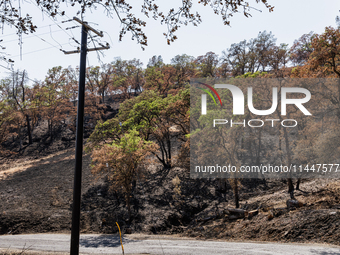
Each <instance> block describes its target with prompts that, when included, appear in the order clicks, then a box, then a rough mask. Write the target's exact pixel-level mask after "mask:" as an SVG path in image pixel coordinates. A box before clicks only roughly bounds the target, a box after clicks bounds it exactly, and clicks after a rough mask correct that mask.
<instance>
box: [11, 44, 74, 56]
mask: <svg viewBox="0 0 340 255" xmlns="http://www.w3.org/2000/svg"><path fill="white" fill-rule="evenodd" d="M66 44H68V43H64V44H61V45H62V46H63V45H66ZM51 45H52V44H51ZM52 48H57V49H58V50H60V49H59V48H58V47H57V46H55V45H53V47H48V48H44V49H40V50H35V51H31V52H26V53H24V54H22V55H27V54H32V53H35V52H39V51H44V50H48V49H52ZM19 56H20V55H16V56H13V57H12V58H16V57H19Z"/></svg>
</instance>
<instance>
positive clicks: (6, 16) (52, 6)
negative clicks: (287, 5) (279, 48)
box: [0, 0, 274, 49]
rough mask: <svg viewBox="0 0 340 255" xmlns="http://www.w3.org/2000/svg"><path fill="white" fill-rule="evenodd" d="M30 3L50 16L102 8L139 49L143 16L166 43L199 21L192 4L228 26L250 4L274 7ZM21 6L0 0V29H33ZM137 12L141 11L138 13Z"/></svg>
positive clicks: (241, 0) (229, 1)
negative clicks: (162, 29) (162, 28)
mask: <svg viewBox="0 0 340 255" xmlns="http://www.w3.org/2000/svg"><path fill="white" fill-rule="evenodd" d="M31 2H32V3H34V4H36V5H37V6H38V7H39V8H41V10H42V11H43V12H45V13H46V14H47V15H49V16H51V17H52V18H57V17H58V16H64V15H67V13H69V9H70V8H69V7H70V6H75V7H76V8H77V7H78V8H79V12H78V14H80V15H81V16H83V15H84V14H85V13H86V12H88V11H94V10H96V9H97V8H98V7H100V8H102V9H104V11H105V13H106V14H107V16H108V17H111V18H114V17H117V18H118V19H119V21H120V23H121V25H122V26H121V30H120V35H119V39H120V40H121V39H122V37H123V36H124V35H125V34H126V33H127V32H129V33H131V34H132V39H136V40H137V42H138V43H139V44H140V45H141V47H142V48H143V47H144V46H146V45H147V42H148V40H147V35H146V34H145V32H144V30H143V28H144V27H145V26H146V24H147V22H146V19H147V18H153V19H155V20H159V21H160V23H161V24H162V25H164V26H165V27H166V31H165V32H164V33H163V35H164V36H165V38H166V41H167V43H168V44H170V43H171V42H173V41H174V40H176V39H177V36H176V31H177V30H178V29H179V28H180V27H181V26H183V25H188V24H192V25H194V26H197V25H199V24H200V23H201V22H202V19H201V14H200V13H198V12H197V11H195V9H196V6H197V5H196V4H198V5H204V6H210V7H211V9H212V10H213V12H214V13H215V14H217V15H220V16H221V17H222V21H223V23H224V24H225V25H229V24H230V18H231V17H232V16H233V15H234V14H235V13H238V12H240V13H243V14H244V15H245V16H246V17H250V16H251V10H252V9H255V8H254V7H252V5H253V4H259V3H262V4H263V5H264V6H265V7H266V8H267V9H268V10H269V11H272V10H273V8H274V7H273V6H271V5H269V3H268V1H267V0H255V1H254V0H253V1H249V2H248V1H245V0H218V1H212V0H200V1H197V3H194V2H195V1H192V0H182V1H180V2H179V4H178V6H174V7H171V8H170V9H169V10H165V11H163V9H165V4H159V3H157V1H155V0H144V1H143V2H142V4H141V5H140V4H135V3H133V1H129V0H115V1H110V0H84V1H75V0H54V1H50V0H32V1H31ZM252 2H253V3H252ZM25 7H26V6H25V5H24V3H22V4H21V3H20V1H17V0H2V1H0V16H1V23H0V29H3V28H4V27H5V26H14V27H15V28H16V31H17V33H18V34H21V33H30V32H31V33H32V32H35V30H36V28H37V26H36V24H34V22H33V20H32V16H31V14H30V13H28V12H27V11H26V10H25ZM139 13H142V15H140V14H139ZM0 42H1V40H0ZM143 49H144V48H143Z"/></svg>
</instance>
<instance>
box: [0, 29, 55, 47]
mask: <svg viewBox="0 0 340 255" xmlns="http://www.w3.org/2000/svg"><path fill="white" fill-rule="evenodd" d="M56 32H61V30H55V31H52V33H56ZM46 34H50V32H46V33H42V34H37V35H36V34H32V35H31V36H28V37H25V38H24V39H25V40H26V39H29V38H33V37H35V36H39V35H46ZM17 40H18V39H14V40H10V41H3V42H1V44H4V43H9V42H15V41H17Z"/></svg>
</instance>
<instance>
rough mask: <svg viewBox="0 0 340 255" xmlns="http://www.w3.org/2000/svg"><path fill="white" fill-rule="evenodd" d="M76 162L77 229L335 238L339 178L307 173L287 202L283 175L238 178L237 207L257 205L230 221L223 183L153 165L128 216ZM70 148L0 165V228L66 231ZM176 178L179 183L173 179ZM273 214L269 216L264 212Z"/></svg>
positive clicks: (117, 198)
mask: <svg viewBox="0 0 340 255" xmlns="http://www.w3.org/2000/svg"><path fill="white" fill-rule="evenodd" d="M83 159H84V162H83V188H82V194H83V196H82V218H81V223H82V224H81V230H82V232H86V233H93V232H96V233H115V232H117V227H116V224H115V222H116V221H117V222H119V224H120V225H121V227H122V229H123V231H124V233H131V232H132V233H141V232H143V233H148V234H150V233H151V234H152V233H154V234H160V233H162V234H180V235H184V236H191V237H198V238H219V239H228V240H262V241H283V242H285V241H289V242H319V243H323V242H325V243H332V244H337V245H340V241H339V240H340V228H339V224H340V217H339V216H340V206H339V205H340V182H339V181H337V180H308V181H307V180H306V181H304V182H303V183H302V185H301V189H302V190H304V191H305V192H300V191H297V192H296V198H297V199H298V200H299V201H301V202H302V203H303V204H304V205H303V206H302V207H300V208H297V209H295V210H285V209H283V210H280V209H277V208H284V207H286V204H285V203H286V200H287V199H288V198H289V195H288V194H287V193H286V184H284V183H283V181H282V180H267V181H266V182H263V181H260V180H243V181H242V188H241V191H240V194H241V206H242V207H243V208H246V209H248V210H253V209H257V208H259V207H260V208H261V209H260V210H259V214H258V215H256V216H254V217H253V218H249V219H248V218H247V219H238V220H229V219H228V217H227V216H228V215H227V212H226V208H228V207H233V206H234V203H233V194H232V191H231V188H230V187H227V191H226V192H221V191H219V190H217V188H216V187H217V181H216V180H196V179H195V180H194V179H190V178H189V177H188V174H187V173H185V171H183V170H182V169H180V168H173V169H171V170H170V171H169V173H167V172H165V171H163V170H162V169H161V168H159V167H157V166H152V167H151V168H150V169H151V170H150V173H149V174H148V175H147V176H146V178H145V179H144V180H140V182H138V183H137V186H136V188H135V191H134V195H133V197H132V204H133V205H132V208H133V214H134V218H133V219H132V221H131V222H129V221H128V220H127V217H128V216H127V215H128V214H127V210H126V207H125V202H124V198H123V196H121V195H120V194H117V193H115V192H112V191H110V190H109V189H108V183H107V182H106V181H105V178H102V179H96V178H94V177H93V176H92V174H91V171H90V167H89V164H90V157H89V156H87V155H85V156H84V158H83ZM74 164H75V161H74V149H67V150H63V151H59V152H56V153H54V154H50V155H48V156H44V157H40V158H39V157H38V158H32V157H31V158H21V159H17V160H14V161H7V162H5V163H3V164H2V165H1V168H0V201H1V203H0V234H20V233H42V232H68V231H70V223H71V206H72V188H73V174H74ZM175 176H178V177H179V179H180V182H179V188H180V189H179V190H180V193H179V192H178V189H175V186H174V182H173V179H174V178H175ZM270 213H272V214H273V218H272V219H268V215H269V214H270Z"/></svg>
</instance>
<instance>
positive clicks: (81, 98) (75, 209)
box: [64, 17, 110, 255]
mask: <svg viewBox="0 0 340 255" xmlns="http://www.w3.org/2000/svg"><path fill="white" fill-rule="evenodd" d="M73 19H74V20H75V21H77V22H79V23H80V24H81V25H82V31H81V49H80V50H76V51H64V53H65V54H72V53H79V52H80V70H79V88H78V109H77V132H76V165H75V171H74V186H73V206H72V229H71V248H70V254H71V255H78V254H79V231H80V204H81V176H82V161H83V134H84V108H85V107H84V106H85V77H86V76H85V75H86V53H87V52H88V51H95V50H104V49H109V48H110V47H109V46H108V45H107V47H100V48H94V49H87V34H88V32H89V30H91V31H92V32H94V33H96V34H97V35H99V36H100V37H103V33H101V32H98V31H96V30H95V29H93V28H92V27H90V26H89V25H88V24H87V22H83V21H81V20H80V19H78V18H76V17H74V18H73Z"/></svg>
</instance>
